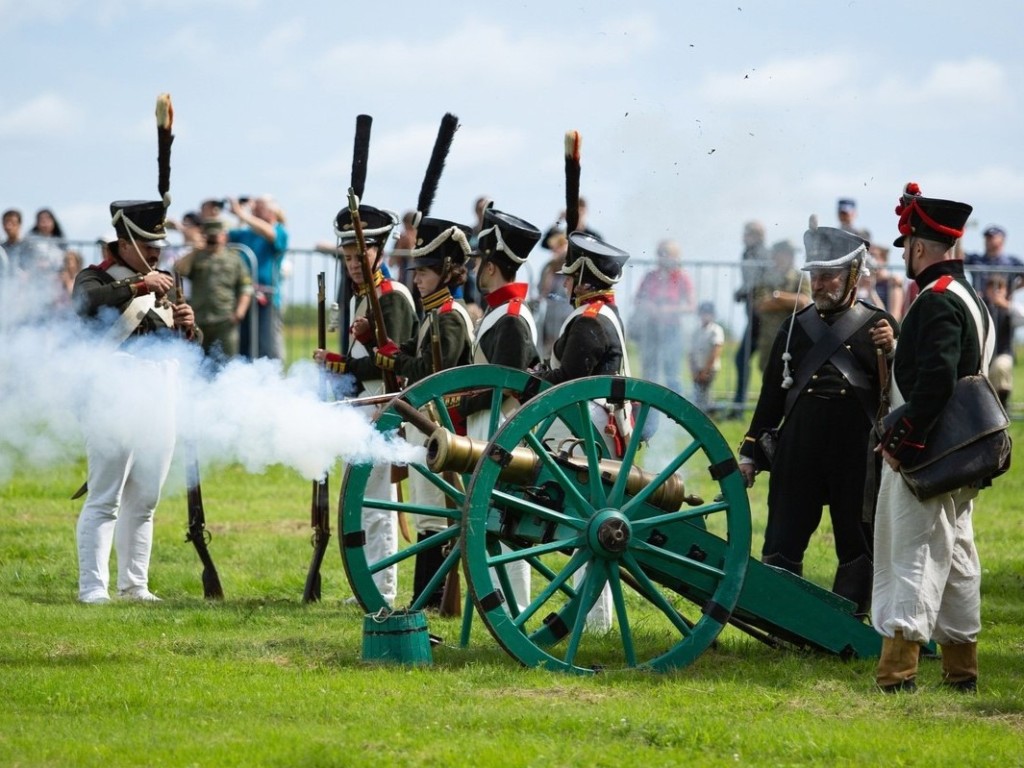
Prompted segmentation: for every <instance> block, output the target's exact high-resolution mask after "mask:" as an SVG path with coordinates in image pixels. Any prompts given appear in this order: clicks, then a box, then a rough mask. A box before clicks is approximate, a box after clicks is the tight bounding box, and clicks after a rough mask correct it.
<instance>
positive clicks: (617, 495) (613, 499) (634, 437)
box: [608, 403, 651, 507]
mask: <svg viewBox="0 0 1024 768" xmlns="http://www.w3.org/2000/svg"><path fill="white" fill-rule="evenodd" d="M650 412H651V404H650V403H644V404H643V405H642V406H640V413H638V414H637V417H636V422H635V423H634V424H633V433H632V434H631V435H630V436H629V443H628V444H627V445H626V450H625V452H624V453H623V454H622V469H621V470H620V471H619V476H618V477H616V478H615V485H613V486H612V489H611V491H609V492H608V505H609V506H612V507H620V506H622V500H623V498H624V497H625V495H626V481H627V480H628V479H629V470H630V468H631V467H632V466H633V461H634V459H635V458H636V452H637V450H638V449H639V448H640V439H641V436H642V434H643V429H644V425H645V424H647V416H648V415H649V414H650Z"/></svg>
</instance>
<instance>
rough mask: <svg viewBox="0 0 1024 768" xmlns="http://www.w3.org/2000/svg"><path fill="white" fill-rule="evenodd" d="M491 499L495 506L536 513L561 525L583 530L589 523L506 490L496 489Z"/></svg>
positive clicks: (542, 518) (530, 513)
mask: <svg viewBox="0 0 1024 768" xmlns="http://www.w3.org/2000/svg"><path fill="white" fill-rule="evenodd" d="M491 499H492V500H493V501H494V502H495V503H494V506H498V507H502V508H504V509H515V510H518V511H519V512H525V513H527V514H529V515H535V516H537V517H539V518H540V519H541V520H547V521H549V522H552V523H558V524H559V525H567V526H569V527H570V528H573V529H575V530H577V531H580V530H583V529H584V528H585V527H586V525H587V521H586V520H581V519H580V518H578V517H570V516H569V515H565V514H562V513H561V512H558V511H556V510H554V509H551V508H550V507H545V506H542V505H541V504H537V503H536V502H533V501H529V500H527V499H523V498H521V497H519V496H513V495H512V494H510V493H507V492H505V491H494V492H493V493H492V494H491Z"/></svg>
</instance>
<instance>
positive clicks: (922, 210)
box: [892, 182, 974, 248]
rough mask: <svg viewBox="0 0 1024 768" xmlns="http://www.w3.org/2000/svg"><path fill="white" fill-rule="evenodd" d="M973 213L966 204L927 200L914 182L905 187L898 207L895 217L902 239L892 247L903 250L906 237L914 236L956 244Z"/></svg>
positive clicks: (932, 198) (935, 198) (897, 240)
mask: <svg viewBox="0 0 1024 768" xmlns="http://www.w3.org/2000/svg"><path fill="white" fill-rule="evenodd" d="M973 210H974V208H972V207H971V206H970V205H968V204H967V203H959V202H956V201H955V200H941V199H939V198H937V197H924V196H922V195H921V189H920V187H918V185H917V184H915V183H914V182H911V183H909V184H907V186H906V187H905V188H904V191H903V196H902V197H901V198H900V202H899V205H897V206H896V214H897V215H898V216H899V217H900V221H899V225H898V226H899V230H900V236H899V237H897V238H896V239H895V240H893V241H892V244H893V245H895V246H896V247H897V248H902V247H903V243H904V241H905V240H906V238H907V237H908V236H911V235H912V236H913V237H921V238H924V239H925V240H934V241H935V242H938V243H942V244H944V245H953V244H954V243H956V241H957V240H959V239H960V238H961V237H963V234H964V225H965V224H967V219H968V217H969V216H970V215H971V211H973Z"/></svg>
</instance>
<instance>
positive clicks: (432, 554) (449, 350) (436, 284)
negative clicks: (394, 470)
mask: <svg viewBox="0 0 1024 768" xmlns="http://www.w3.org/2000/svg"><path fill="white" fill-rule="evenodd" d="M469 234H470V228H469V227H467V226H463V225H461V224H456V223H454V222H451V221H446V220H444V219H436V218H430V217H427V218H424V219H422V220H421V221H420V222H419V226H418V227H417V228H416V245H415V247H414V248H413V249H412V251H411V253H410V255H411V257H412V267H413V273H414V274H413V283H414V284H415V286H416V290H417V291H418V292H419V294H420V298H421V300H422V304H423V310H424V312H425V313H426V316H425V317H424V320H423V323H422V324H421V325H420V328H419V333H418V334H417V335H416V336H415V337H414V338H412V339H409V340H408V341H406V342H405V343H404V344H402V345H399V344H397V343H395V341H394V340H393V339H388V341H387V343H386V344H384V346H382V347H379V348H377V349H376V351H375V354H374V362H375V364H376V365H377V367H378V368H380V369H381V370H391V371H394V372H395V373H396V374H398V376H399V377H401V379H402V380H403V381H404V382H405V383H406V384H415V383H416V382H417V381H419V380H420V379H423V378H425V377H426V376H429V375H430V374H432V373H436V372H437V371H443V370H447V369H448V368H454V367H456V366H459V365H467V364H469V363H470V361H471V360H472V351H473V349H472V348H473V322H472V320H471V319H470V316H469V311H468V310H467V309H466V307H465V306H464V305H463V304H462V303H461V302H459V301H456V300H455V299H454V298H453V297H452V290H453V289H455V288H457V287H458V286H460V285H462V284H463V283H465V282H466V260H467V259H468V258H469V255H470V253H471V249H470V245H469ZM407 429H408V431H407V434H406V437H407V439H408V440H409V442H412V443H421V444H422V443H424V442H426V440H427V437H428V435H424V434H422V433H421V432H419V431H418V430H416V429H414V428H413V427H412V426H409V427H408V428H407ZM409 491H410V494H411V496H412V498H413V500H414V501H415V502H416V503H417V504H423V505H431V506H435V507H443V506H444V497H443V494H442V493H441V491H439V490H438V489H437V488H436V487H434V485H433V484H431V483H430V482H429V481H428V480H426V479H425V478H423V476H422V475H420V474H419V473H418V472H411V473H410V474H409ZM415 523H416V529H417V531H418V533H419V537H418V538H419V540H420V541H422V540H423V539H425V538H427V537H429V536H430V535H431V534H432V533H436V532H437V531H440V530H443V529H444V527H445V522H444V520H443V519H441V518H439V517H427V516H424V515H416V517H415ZM443 560H444V553H443V552H442V548H441V547H434V548H432V549H426V550H424V551H423V552H422V553H420V554H419V555H418V556H417V557H416V572H415V575H414V580H413V600H416V599H417V598H418V597H419V595H420V593H421V592H423V591H424V590H425V588H426V586H427V584H428V582H429V581H430V579H431V577H433V575H434V574H435V573H436V572H437V570H438V569H439V568H440V566H441V563H442V562H443ZM441 596H442V590H441V588H440V587H439V588H438V589H437V590H436V591H435V592H434V594H433V595H431V596H430V598H429V599H428V600H427V602H426V605H427V606H429V607H439V606H440V604H441Z"/></svg>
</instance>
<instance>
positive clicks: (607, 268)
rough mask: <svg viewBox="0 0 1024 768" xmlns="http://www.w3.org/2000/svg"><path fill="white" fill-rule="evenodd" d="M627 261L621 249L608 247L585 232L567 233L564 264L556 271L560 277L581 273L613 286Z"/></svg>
mask: <svg viewBox="0 0 1024 768" xmlns="http://www.w3.org/2000/svg"><path fill="white" fill-rule="evenodd" d="M627 261H629V254H628V253H626V252H625V251H624V250H622V249H621V248H616V247H615V246H614V245H609V244H608V243H606V242H604V241H603V240H599V239H598V238H596V237H594V236H593V235H588V234H587V233H586V232H571V233H569V250H568V252H567V253H566V255H565V264H564V265H563V266H562V268H561V269H560V270H559V271H558V274H560V275H576V274H577V273H579V275H580V276H579V277H578V278H577V280H580V279H582V276H583V273H584V272H586V273H587V274H588V275H590V276H591V277H593V278H594V279H596V280H597V281H598V282H601V283H604V284H605V285H614V284H615V283H617V282H619V278H621V277H622V267H623V265H624V264H625V263H626V262H627Z"/></svg>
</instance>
